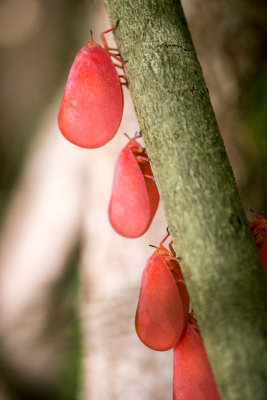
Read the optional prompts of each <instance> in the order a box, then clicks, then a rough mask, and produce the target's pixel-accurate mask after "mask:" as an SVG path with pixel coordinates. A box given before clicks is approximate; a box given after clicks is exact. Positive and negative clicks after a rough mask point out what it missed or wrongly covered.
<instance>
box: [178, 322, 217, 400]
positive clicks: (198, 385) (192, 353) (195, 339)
mask: <svg viewBox="0 0 267 400" xmlns="http://www.w3.org/2000/svg"><path fill="white" fill-rule="evenodd" d="M173 399H174V400H191V399H194V400H220V399H221V398H220V395H219V392H218V389H217V386H216V382H215V379H214V376H213V373H212V369H211V366H210V363H209V360H208V356H207V353H206V350H205V347H204V344H203V342H202V339H201V337H200V335H199V333H198V332H197V331H196V330H195V329H194V328H193V327H192V326H191V325H190V324H189V323H188V324H187V327H186V330H185V333H184V335H183V336H182V338H181V340H180V342H179V343H178V345H177V347H176V348H175V350H174V372H173Z"/></svg>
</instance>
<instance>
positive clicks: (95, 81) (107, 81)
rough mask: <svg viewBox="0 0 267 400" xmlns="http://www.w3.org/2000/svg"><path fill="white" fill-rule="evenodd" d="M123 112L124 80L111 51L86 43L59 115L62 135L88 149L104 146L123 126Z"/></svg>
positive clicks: (71, 72) (70, 74)
mask: <svg viewBox="0 0 267 400" xmlns="http://www.w3.org/2000/svg"><path fill="white" fill-rule="evenodd" d="M122 111H123V95H122V89H121V84H120V80H119V77H118V74H117V71H116V68H115V67H114V64H113V62H112V61H111V59H110V56H109V54H108V52H107V51H106V50H105V49H104V48H102V47H101V46H100V45H98V44H93V45H90V44H88V45H87V46H84V47H83V48H82V49H81V50H80V51H79V52H78V54H77V56H76V58H75V60H74V63H73V65H72V67H71V70H70V73H69V77H68V80H67V85H66V89H65V93H64V96H63V99H62V103H61V107H60V110H59V115H58V124H59V128H60V130H61V132H62V134H63V135H64V136H65V138H66V139H67V140H69V141H70V142H71V143H73V144H75V145H77V146H80V147H85V148H96V147H101V146H103V145H104V144H106V143H107V142H109V141H110V140H111V139H112V138H113V136H114V135H115V134H116V132H117V130H118V129H119V126H120V122H121V117H122Z"/></svg>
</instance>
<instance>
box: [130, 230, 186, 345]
mask: <svg viewBox="0 0 267 400" xmlns="http://www.w3.org/2000/svg"><path fill="white" fill-rule="evenodd" d="M168 236H169V235H167V236H166V237H165V238H164V239H163V241H162V242H161V244H160V247H159V248H157V250H156V251H155V252H154V253H153V254H152V256H151V257H150V258H149V259H148V261H147V264H146V267H145V269H144V272H143V276H142V282H141V289H140V295H139V301H138V306H137V311H136V318H135V328H136V332H137V334H138V336H139V338H140V339H141V341H142V342H143V343H144V344H145V345H146V346H148V347H150V348H151V349H153V350H160V351H164V350H169V349H171V348H173V347H175V346H176V344H177V343H178V341H179V340H180V338H181V336H182V334H183V331H184V329H185V325H186V322H187V319H188V311H189V295H188V292H187V289H186V287H185V284H184V280H183V275H182V272H181V269H180V266H179V263H178V261H177V259H176V255H175V252H174V249H173V247H172V245H171V244H170V251H169V250H167V248H166V247H165V246H163V242H164V241H165V240H166V238H167V237H168Z"/></svg>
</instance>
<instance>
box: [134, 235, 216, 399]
mask: <svg viewBox="0 0 267 400" xmlns="http://www.w3.org/2000/svg"><path fill="white" fill-rule="evenodd" d="M168 237H169V233H168V235H167V236H166V237H165V238H164V239H163V240H162V241H161V243H160V245H159V247H156V250H155V251H154V253H153V254H152V256H150V257H149V259H148V261H147V264H146V267H145V269H144V272H143V276H142V282H141V289H140V295H139V302H138V306H137V310H136V318H135V327H136V332H137V334H138V336H139V338H140V339H141V340H142V342H143V343H144V344H145V345H146V346H148V347H150V348H151V349H153V350H160V351H165V350H169V349H174V366H173V396H174V397H173V398H174V400H191V399H194V400H204V399H205V400H220V395H219V392H218V389H217V386H216V382H215V379H214V376H213V373H212V370H211V366H210V364H209V361H208V357H207V353H206V350H205V347H204V344H203V341H202V339H201V336H200V333H199V330H198V328H197V326H196V321H195V319H194V318H193V316H192V314H191V313H189V303H190V299H189V294H188V291H187V289H186V286H185V282H184V278H183V274H182V271H181V268H180V265H179V262H178V260H177V257H176V253H175V250H174V248H173V246H172V242H170V244H169V250H168V249H167V247H165V246H164V244H163V243H164V242H165V241H166V240H167V238H168Z"/></svg>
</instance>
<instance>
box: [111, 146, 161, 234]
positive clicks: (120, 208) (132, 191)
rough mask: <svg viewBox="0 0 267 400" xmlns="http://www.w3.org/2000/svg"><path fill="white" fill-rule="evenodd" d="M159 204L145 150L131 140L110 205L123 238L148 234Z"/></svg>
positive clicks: (123, 154) (118, 166) (120, 161)
mask: <svg viewBox="0 0 267 400" xmlns="http://www.w3.org/2000/svg"><path fill="white" fill-rule="evenodd" d="M158 204H159V193H158V189H157V186H156V184H155V182H154V180H153V173H152V170H151V167H150V164H149V161H148V157H147V154H146V152H145V150H144V148H143V147H142V146H141V145H140V144H139V143H138V142H137V141H136V138H132V139H130V141H129V143H128V144H127V145H126V146H125V147H124V149H123V150H122V151H121V152H120V154H119V157H118V160H117V163H116V167H115V174H114V179H113V187H112V194H111V199H110V203H109V219H110V223H111V225H112V226H113V228H114V229H115V230H116V231H117V232H118V233H119V234H120V235H122V236H125V237H129V238H135V237H138V236H141V235H142V234H143V233H145V232H146V230H147V229H148V227H149V225H150V224H151V222H152V219H153V217H154V215H155V212H156V210H157V207H158Z"/></svg>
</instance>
